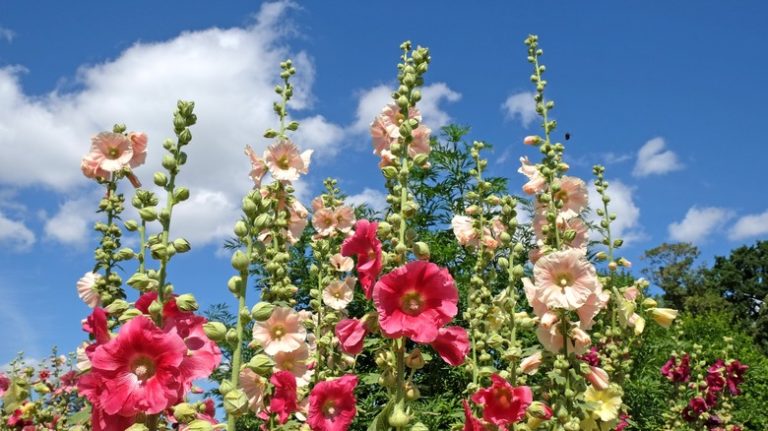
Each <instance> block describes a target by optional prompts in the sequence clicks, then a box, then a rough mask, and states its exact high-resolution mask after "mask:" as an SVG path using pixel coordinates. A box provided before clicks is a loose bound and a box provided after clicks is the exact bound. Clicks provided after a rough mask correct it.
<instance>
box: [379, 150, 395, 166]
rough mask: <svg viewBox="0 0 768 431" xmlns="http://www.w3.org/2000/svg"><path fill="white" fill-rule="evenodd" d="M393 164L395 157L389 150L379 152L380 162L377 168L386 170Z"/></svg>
mask: <svg viewBox="0 0 768 431" xmlns="http://www.w3.org/2000/svg"><path fill="white" fill-rule="evenodd" d="M394 162H395V155H394V154H392V152H391V151H389V150H382V151H381V160H380V161H379V168H386V167H387V166H392V165H393V164H394Z"/></svg>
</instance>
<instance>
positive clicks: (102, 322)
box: [83, 307, 112, 351]
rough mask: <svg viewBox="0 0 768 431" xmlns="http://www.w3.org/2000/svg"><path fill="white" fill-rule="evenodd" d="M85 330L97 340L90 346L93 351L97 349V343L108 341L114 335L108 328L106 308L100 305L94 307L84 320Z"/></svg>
mask: <svg viewBox="0 0 768 431" xmlns="http://www.w3.org/2000/svg"><path fill="white" fill-rule="evenodd" d="M83 330H84V331H85V332H87V333H89V334H91V335H93V339H94V340H96V342H95V343H94V344H93V345H91V346H89V347H92V348H91V351H92V350H93V349H95V348H96V346H97V345H100V344H104V343H108V342H109V340H110V339H111V338H112V337H111V335H110V334H109V329H108V328H107V312H106V310H104V309H103V308H100V307H96V308H94V309H93V312H92V313H91V314H90V316H88V317H87V318H86V319H85V321H84V322H83ZM86 351H87V349H86Z"/></svg>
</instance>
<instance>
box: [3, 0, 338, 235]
mask: <svg viewBox="0 0 768 431" xmlns="http://www.w3.org/2000/svg"><path fill="white" fill-rule="evenodd" d="M290 7H292V4H291V3H289V2H277V3H267V4H264V5H263V6H262V8H261V10H260V12H259V13H258V14H257V16H256V19H255V22H254V23H253V24H251V25H248V26H246V27H235V28H229V29H220V28H210V29H205V30H200V31H191V32H184V33H182V34H180V35H178V36H177V37H175V38H172V39H170V40H166V41H160V42H139V43H136V44H134V45H133V46H131V47H130V48H128V49H126V50H125V51H123V52H122V53H120V54H119V55H118V56H117V57H116V58H114V59H112V60H109V61H106V62H104V63H101V64H94V65H87V66H83V67H81V68H80V70H79V71H78V74H77V78H76V80H77V83H78V88H79V90H77V91H75V92H60V91H58V90H56V91H53V92H51V93H49V94H44V95H40V96H31V95H27V94H25V93H24V91H23V89H22V86H21V83H20V81H21V79H22V78H23V69H22V68H21V67H6V68H2V69H0V147H2V148H3V150H4V154H3V157H2V158H0V184H7V185H13V186H15V187H25V186H39V185H42V186H44V187H48V188H52V189H55V190H58V191H61V192H64V193H65V196H70V199H69V201H73V202H74V201H77V199H78V198H75V196H79V195H82V193H83V189H84V188H86V187H90V184H88V183H87V181H86V180H85V179H84V178H83V177H82V175H81V173H80V170H79V164H80V158H81V157H82V155H83V154H84V153H85V152H86V151H87V150H88V146H89V139H90V137H91V136H92V135H94V134H95V133H96V132H98V131H100V130H106V129H110V128H111V126H112V124H114V123H116V122H122V123H125V124H126V125H127V126H128V128H129V130H143V131H146V132H147V134H148V135H149V139H150V141H149V155H148V159H147V165H146V166H142V167H140V168H138V169H137V172H136V173H137V175H138V176H139V177H140V179H141V180H142V181H143V182H144V183H145V184H148V185H151V182H152V180H151V178H152V174H153V172H155V171H157V170H160V161H161V159H162V156H163V154H164V150H163V149H162V147H161V143H162V141H163V140H164V139H165V138H167V137H170V136H173V134H172V125H171V113H172V111H173V109H174V108H175V106H176V101H177V100H178V99H191V100H194V101H195V102H196V105H195V111H196V113H197V115H198V117H199V120H198V124H197V125H195V126H194V127H192V135H193V140H192V143H191V144H190V145H189V146H188V147H187V149H186V151H187V153H188V155H189V162H188V163H187V165H185V166H184V168H183V169H182V172H181V174H180V175H179V178H178V181H177V183H178V184H180V185H184V186H187V187H189V188H190V189H191V190H192V196H193V199H191V200H190V202H186V203H184V204H182V205H180V206H179V207H177V208H178V214H180V217H184V219H183V220H180V221H179V222H178V224H177V225H176V226H178V234H179V235H183V236H186V237H189V238H190V239H192V238H196V239H197V240H198V241H201V242H202V243H193V246H200V245H202V244H203V243H205V242H207V241H214V240H215V239H220V238H221V237H223V236H225V235H224V233H223V232H225V231H226V232H229V229H230V228H231V225H232V224H233V223H234V222H235V220H237V217H236V215H235V217H234V218H231V216H232V215H233V214H234V210H233V208H236V207H237V205H238V203H239V202H240V198H241V197H242V195H243V194H245V193H246V192H247V190H249V189H250V188H251V187H252V183H251V181H250V179H249V178H248V172H249V170H250V166H249V164H248V160H247V158H246V157H245V156H244V155H243V148H244V147H245V145H252V146H254V148H255V149H256V150H257V151H260V150H263V149H264V148H265V147H266V145H267V144H268V141H267V140H266V139H264V138H262V133H263V131H264V130H265V129H267V128H268V127H274V125H275V123H276V122H277V119H276V117H275V115H274V113H273V111H272V102H273V101H274V100H276V98H277V95H275V94H274V86H275V84H276V83H277V82H278V81H279V77H278V74H279V72H280V69H279V66H278V65H279V62H280V61H282V60H284V59H286V58H292V59H293V61H294V64H295V66H296V69H297V71H298V74H297V75H296V77H295V79H294V80H293V82H294V85H295V87H296V91H295V96H294V99H293V100H292V106H291V108H292V110H293V112H296V111H297V110H299V111H300V110H302V109H307V108H309V107H310V106H311V100H312V95H311V92H310V90H311V87H312V82H313V79H314V70H313V65H312V63H311V62H310V60H309V58H308V56H307V55H306V54H305V53H303V52H291V51H290V50H289V49H288V48H287V47H286V46H285V44H284V43H283V40H284V39H285V37H286V35H287V34H290V33H291V32H293V31H294V30H293V29H292V28H291V27H290V26H286V25H285V21H286V20H285V18H284V15H285V13H286V10H287V9H289V8H290ZM298 119H299V121H302V123H303V124H302V127H301V128H300V129H299V133H297V135H296V142H297V144H298V145H299V146H300V147H301V148H302V149H305V148H314V149H315V150H316V152H315V157H314V160H313V163H317V160H322V159H323V158H327V157H330V156H333V155H334V154H335V152H336V150H337V147H338V145H337V144H338V141H339V140H340V139H342V135H343V129H342V128H341V127H339V126H337V125H335V124H332V123H330V122H328V121H327V120H326V119H325V118H323V117H322V116H317V115H316V116H310V117H308V118H304V119H301V118H298ZM195 196H196V197H197V198H194V197H195ZM64 199H65V200H66V198H64ZM94 202H95V201H94ZM94 202H90V204H93V203H94ZM197 205H212V206H216V207H218V208H219V209H220V210H221V211H220V212H218V213H217V214H215V215H212V214H208V212H210V210H209V209H208V208H204V207H202V206H200V207H198V206H197ZM74 206H75V204H74V203H72V204H71V207H70V206H68V204H64V205H63V206H62V208H61V210H60V211H59V213H58V214H57V215H55V216H54V217H53V218H51V219H50V220H48V222H47V224H46V227H45V231H46V234H47V235H48V236H49V237H52V238H54V239H56V240H58V241H63V242H65V243H73V242H75V241H77V240H78V238H80V235H81V234H82V233H83V229H84V228H82V227H83V226H87V222H88V219H87V217H83V216H82V214H80V216H78V214H77V212H76V211H74V210H71V209H70V208H74ZM91 207H92V206H91ZM89 211H90V210H89ZM65 222H66V223H65ZM65 224H66V225H67V226H64V225H65Z"/></svg>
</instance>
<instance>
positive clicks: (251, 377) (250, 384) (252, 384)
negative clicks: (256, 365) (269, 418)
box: [240, 368, 267, 414]
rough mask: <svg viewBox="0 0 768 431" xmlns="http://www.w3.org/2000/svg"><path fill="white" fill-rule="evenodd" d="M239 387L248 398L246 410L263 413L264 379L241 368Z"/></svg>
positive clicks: (265, 386) (249, 370)
mask: <svg viewBox="0 0 768 431" xmlns="http://www.w3.org/2000/svg"><path fill="white" fill-rule="evenodd" d="M240 385H241V386H242V388H243V392H245V396H246V397H247V398H248V408H249V409H250V410H251V411H252V412H254V413H256V414H261V413H263V412H264V408H265V407H264V395H265V394H266V390H267V381H266V380H265V379H264V377H262V376H260V375H258V374H256V373H255V372H254V371H253V370H251V369H250V368H243V369H242V370H241V371H240Z"/></svg>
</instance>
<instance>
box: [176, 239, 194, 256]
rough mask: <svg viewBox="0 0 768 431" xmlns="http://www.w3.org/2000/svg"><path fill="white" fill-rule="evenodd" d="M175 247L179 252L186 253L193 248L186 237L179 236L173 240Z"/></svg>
mask: <svg viewBox="0 0 768 431" xmlns="http://www.w3.org/2000/svg"><path fill="white" fill-rule="evenodd" d="M173 248H175V249H176V251H177V252H178V253H186V252H188V251H189V250H191V249H192V246H191V245H189V241H187V240H186V239H184V238H177V239H175V240H173Z"/></svg>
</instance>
